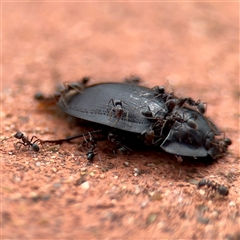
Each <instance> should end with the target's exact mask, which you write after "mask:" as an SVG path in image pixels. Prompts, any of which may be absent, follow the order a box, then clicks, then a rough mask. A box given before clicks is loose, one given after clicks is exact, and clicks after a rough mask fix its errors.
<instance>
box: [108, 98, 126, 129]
mask: <svg viewBox="0 0 240 240" xmlns="http://www.w3.org/2000/svg"><path fill="white" fill-rule="evenodd" d="M110 103H112V105H113V107H112V109H111V113H110V118H109V119H111V117H112V112H113V113H114V116H115V117H117V120H116V121H115V122H114V124H113V126H114V125H115V124H116V123H117V122H118V121H119V119H120V118H121V117H122V115H123V113H124V108H123V103H125V102H124V101H122V100H119V99H116V100H113V99H110V101H109V102H108V106H109V104H110ZM125 104H126V105H128V104H127V103H125ZM126 119H127V121H128V111H126ZM128 124H129V125H131V124H130V123H128Z"/></svg>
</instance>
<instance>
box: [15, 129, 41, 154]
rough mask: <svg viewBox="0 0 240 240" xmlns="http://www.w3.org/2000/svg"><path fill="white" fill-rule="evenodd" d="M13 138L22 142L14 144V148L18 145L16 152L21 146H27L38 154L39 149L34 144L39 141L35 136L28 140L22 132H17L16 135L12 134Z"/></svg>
mask: <svg viewBox="0 0 240 240" xmlns="http://www.w3.org/2000/svg"><path fill="white" fill-rule="evenodd" d="M14 137H15V138H17V139H21V140H22V142H17V143H16V146H17V145H19V147H18V150H19V149H20V148H21V146H22V145H23V146H29V147H30V148H32V150H33V151H34V152H39V150H40V148H39V146H38V145H37V143H36V142H41V141H40V139H38V138H37V137H36V136H32V138H31V139H30V140H29V139H28V137H26V136H25V135H24V134H23V133H22V132H17V133H16V134H14ZM34 138H36V140H35V141H34V142H33V139H34Z"/></svg>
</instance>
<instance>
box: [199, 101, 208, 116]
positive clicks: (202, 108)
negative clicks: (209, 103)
mask: <svg viewBox="0 0 240 240" xmlns="http://www.w3.org/2000/svg"><path fill="white" fill-rule="evenodd" d="M205 105H206V104H204V103H201V102H199V103H198V104H197V109H198V111H199V112H200V113H201V114H204V113H205V112H206V110H207V107H206V106H205Z"/></svg>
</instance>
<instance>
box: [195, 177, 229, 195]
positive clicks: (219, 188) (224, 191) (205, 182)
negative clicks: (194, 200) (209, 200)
mask: <svg viewBox="0 0 240 240" xmlns="http://www.w3.org/2000/svg"><path fill="white" fill-rule="evenodd" d="M204 186H207V188H211V191H213V192H218V193H219V194H220V195H222V196H227V195H228V193H229V190H228V188H227V187H226V186H224V185H220V184H219V183H217V182H214V181H211V180H209V179H202V180H200V181H199V182H198V185H197V188H198V189H199V188H201V187H204Z"/></svg>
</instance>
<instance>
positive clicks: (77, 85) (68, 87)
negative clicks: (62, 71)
mask: <svg viewBox="0 0 240 240" xmlns="http://www.w3.org/2000/svg"><path fill="white" fill-rule="evenodd" d="M89 80H90V78H89V77H84V78H82V79H81V80H79V81H76V82H72V83H64V88H62V89H60V90H59V91H57V92H56V93H55V94H53V95H50V96H44V95H43V94H42V93H36V94H35V96H34V98H35V99H36V100H38V101H41V102H44V103H45V104H47V103H48V104H52V103H56V102H58V101H59V100H60V99H62V101H63V103H64V104H65V105H66V102H65V99H64V97H65V96H66V94H68V93H69V92H70V91H72V90H75V91H77V92H81V90H83V89H84V87H85V86H86V85H87V83H88V82H89Z"/></svg>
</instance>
